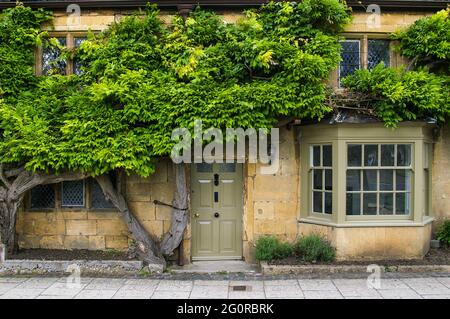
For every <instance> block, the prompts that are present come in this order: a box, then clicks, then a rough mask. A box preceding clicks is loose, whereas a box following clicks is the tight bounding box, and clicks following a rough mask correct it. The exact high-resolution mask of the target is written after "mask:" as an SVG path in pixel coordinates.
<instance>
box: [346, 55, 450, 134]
mask: <svg viewBox="0 0 450 319" xmlns="http://www.w3.org/2000/svg"><path fill="white" fill-rule="evenodd" d="M343 83H344V85H345V86H346V87H348V88H350V89H351V90H353V91H357V92H364V93H367V94H369V95H370V96H371V97H372V99H373V100H374V101H373V103H372V107H373V109H374V111H375V114H376V115H377V116H378V117H380V118H381V119H382V120H383V121H384V122H385V124H386V126H390V127H396V126H397V125H398V124H399V122H401V121H406V120H409V121H411V120H416V119H425V118H427V117H433V118H436V119H437V120H439V121H440V122H443V121H445V119H446V117H448V115H449V114H450V96H449V91H448V84H449V78H448V77H446V76H439V75H435V74H432V73H430V72H428V71H427V70H426V69H423V68H422V69H419V70H416V71H409V72H405V71H404V70H402V69H395V68H386V67H384V65H383V64H382V63H380V64H379V65H377V66H376V67H375V68H374V69H373V70H370V71H369V70H358V71H356V72H355V74H354V75H352V76H349V77H347V78H345V79H344V81H343Z"/></svg>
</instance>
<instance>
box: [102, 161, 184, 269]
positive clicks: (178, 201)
mask: <svg viewBox="0 0 450 319" xmlns="http://www.w3.org/2000/svg"><path fill="white" fill-rule="evenodd" d="M96 180H97V182H98V183H99V185H100V187H101V189H102V191H103V194H104V195H105V197H106V198H107V199H108V200H110V201H111V203H112V204H113V205H114V207H116V208H117V210H118V211H119V212H120V214H121V217H122V220H123V221H124V222H125V224H126V225H127V227H128V230H129V232H130V235H131V236H132V238H133V239H134V240H135V241H136V244H137V245H136V253H137V254H138V255H139V257H140V259H142V260H144V261H145V262H147V263H157V264H163V265H164V266H165V259H164V257H163V256H164V255H171V254H172V253H173V251H174V250H175V249H176V248H177V247H178V246H180V243H181V241H182V240H183V234H184V231H185V229H186V226H187V223H188V217H189V214H188V210H187V207H188V191H187V185H186V169H185V166H184V164H176V166H175V181H176V189H175V194H174V200H173V203H172V206H173V211H172V223H171V227H170V229H169V231H168V232H167V233H166V234H164V236H163V239H162V241H161V242H158V241H157V240H156V239H155V238H153V236H152V235H151V234H149V233H148V232H147V231H146V230H145V228H144V227H143V226H142V225H141V223H140V222H139V220H138V219H137V218H136V217H135V216H134V215H133V213H132V212H131V211H130V209H129V207H128V204H127V201H126V199H125V196H124V194H123V193H122V189H121V187H120V183H118V184H117V185H113V183H112V181H111V178H110V177H109V176H108V175H101V176H97V177H96Z"/></svg>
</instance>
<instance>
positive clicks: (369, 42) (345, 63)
mask: <svg viewBox="0 0 450 319" xmlns="http://www.w3.org/2000/svg"><path fill="white" fill-rule="evenodd" d="M341 46H342V50H341V63H340V64H339V70H338V81H339V85H340V84H341V80H342V79H343V78H344V77H346V76H348V75H350V74H353V73H354V72H355V71H356V70H359V69H369V70H370V69H372V68H374V67H375V66H376V65H378V64H379V63H381V62H383V63H384V65H385V66H390V65H391V61H390V60H391V59H390V41H389V40H385V39H368V38H367V37H363V38H362V39H347V40H345V41H341Z"/></svg>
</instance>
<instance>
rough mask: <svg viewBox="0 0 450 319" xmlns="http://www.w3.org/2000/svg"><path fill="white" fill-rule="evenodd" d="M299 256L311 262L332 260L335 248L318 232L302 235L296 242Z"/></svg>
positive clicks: (295, 248) (296, 251)
mask: <svg viewBox="0 0 450 319" xmlns="http://www.w3.org/2000/svg"><path fill="white" fill-rule="evenodd" d="M294 252H295V255H296V256H297V258H299V259H301V260H303V261H306V262H311V263H316V262H332V261H334V259H335V250H334V248H333V247H332V246H331V245H330V243H329V242H328V241H326V240H325V239H324V238H323V237H321V236H320V235H317V234H312V235H308V236H302V237H300V238H299V239H298V240H297V242H296V243H295V244H294Z"/></svg>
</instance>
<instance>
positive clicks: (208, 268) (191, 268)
mask: <svg viewBox="0 0 450 319" xmlns="http://www.w3.org/2000/svg"><path fill="white" fill-rule="evenodd" d="M170 270H171V271H172V272H173V273H201V274H212V273H224V274H225V273H226V274H228V273H242V274H255V273H258V270H259V269H258V266H257V265H256V264H248V263H246V262H245V261H242V260H214V261H194V262H192V263H191V264H188V265H185V266H173V267H171V268H170Z"/></svg>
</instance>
